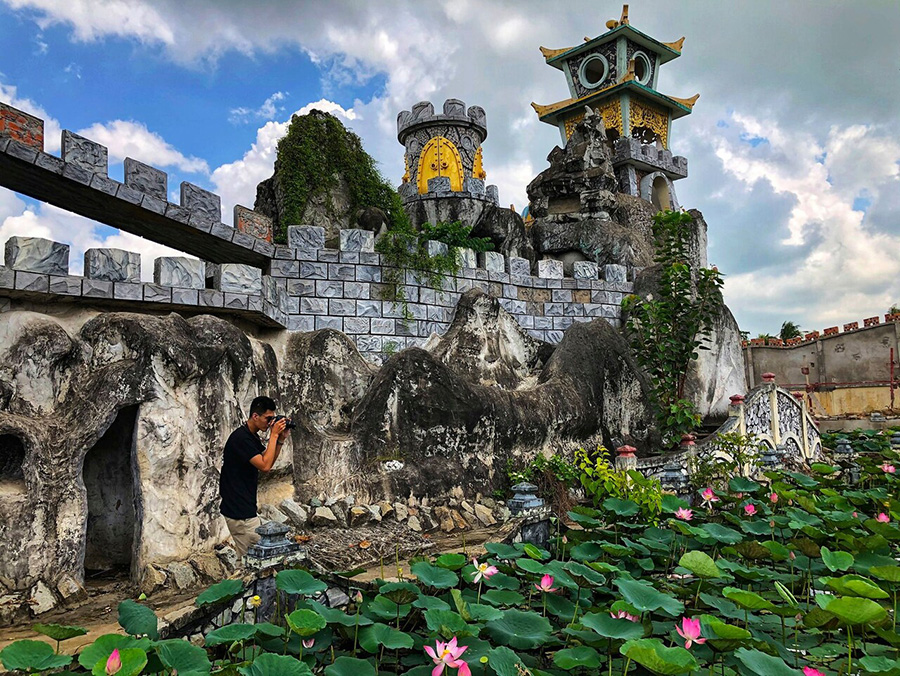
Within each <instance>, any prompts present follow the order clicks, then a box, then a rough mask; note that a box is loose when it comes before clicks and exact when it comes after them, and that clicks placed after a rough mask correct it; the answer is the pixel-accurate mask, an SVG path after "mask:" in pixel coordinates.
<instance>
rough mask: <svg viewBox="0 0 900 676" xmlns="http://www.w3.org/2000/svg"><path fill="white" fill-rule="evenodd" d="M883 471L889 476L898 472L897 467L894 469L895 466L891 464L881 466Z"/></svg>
mask: <svg viewBox="0 0 900 676" xmlns="http://www.w3.org/2000/svg"><path fill="white" fill-rule="evenodd" d="M881 469H883V470H884V471H885V472H887V473H888V474H893V473H894V472H896V471H897V468H896V467H894V466H893V465H891V464H890V463H887V462H886V463H884V464H883V465H882V466H881Z"/></svg>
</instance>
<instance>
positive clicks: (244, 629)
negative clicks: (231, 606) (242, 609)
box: [206, 624, 256, 646]
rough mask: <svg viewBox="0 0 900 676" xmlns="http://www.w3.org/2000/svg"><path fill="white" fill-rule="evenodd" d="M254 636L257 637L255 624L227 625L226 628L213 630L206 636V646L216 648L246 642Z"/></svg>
mask: <svg viewBox="0 0 900 676" xmlns="http://www.w3.org/2000/svg"><path fill="white" fill-rule="evenodd" d="M254 636H256V626H255V625H253V624H226V625H225V626H224V627H219V628H218V629H213V630H212V631H211V632H209V633H208V634H207V635H206V645H208V646H215V645H221V644H223V643H234V642H235V641H246V640H247V639H249V638H253V637H254Z"/></svg>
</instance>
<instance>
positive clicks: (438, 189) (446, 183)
mask: <svg viewBox="0 0 900 676" xmlns="http://www.w3.org/2000/svg"><path fill="white" fill-rule="evenodd" d="M428 192H433V193H436V194H438V195H447V194H449V193H450V192H451V190H450V177H449V176H435V177H434V178H429V179H428Z"/></svg>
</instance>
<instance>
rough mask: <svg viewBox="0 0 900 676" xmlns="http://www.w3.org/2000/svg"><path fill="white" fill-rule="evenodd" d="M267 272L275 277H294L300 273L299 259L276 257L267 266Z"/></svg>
mask: <svg viewBox="0 0 900 676" xmlns="http://www.w3.org/2000/svg"><path fill="white" fill-rule="evenodd" d="M269 273H270V274H272V275H273V276H275V277H296V276H298V275H299V274H300V261H294V260H285V259H283V258H276V259H275V260H273V261H272V263H271V265H270V266H269Z"/></svg>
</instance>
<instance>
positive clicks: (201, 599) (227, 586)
mask: <svg viewBox="0 0 900 676" xmlns="http://www.w3.org/2000/svg"><path fill="white" fill-rule="evenodd" d="M242 591H244V583H243V582H241V581H240V580H222V581H221V582H216V584H214V585H212V586H211V587H210V588H209V589H207V590H206V591H205V592H203V593H202V594H200V596H198V597H197V600H196V601H194V603H195V604H197V606H198V607H199V606H205V605H209V604H210V603H219V602H221V601H230V600H231V599H234V598H236V597H237V596H238V595H239V594H240V593H241V592H242Z"/></svg>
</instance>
